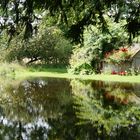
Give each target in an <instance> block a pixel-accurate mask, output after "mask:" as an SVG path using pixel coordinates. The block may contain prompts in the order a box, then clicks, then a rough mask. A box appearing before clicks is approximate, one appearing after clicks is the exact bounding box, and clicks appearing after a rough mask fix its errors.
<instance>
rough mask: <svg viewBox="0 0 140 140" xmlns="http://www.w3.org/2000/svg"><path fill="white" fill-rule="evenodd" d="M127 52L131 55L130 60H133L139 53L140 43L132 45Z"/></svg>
mask: <svg viewBox="0 0 140 140" xmlns="http://www.w3.org/2000/svg"><path fill="white" fill-rule="evenodd" d="M129 51H130V52H131V53H132V56H131V58H133V57H134V56H135V55H136V54H137V53H138V52H139V51H140V43H134V44H133V45H132V46H131V47H130V48H129Z"/></svg>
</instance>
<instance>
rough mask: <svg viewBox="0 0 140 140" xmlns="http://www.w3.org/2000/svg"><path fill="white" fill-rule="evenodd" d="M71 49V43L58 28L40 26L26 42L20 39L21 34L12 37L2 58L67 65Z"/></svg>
mask: <svg viewBox="0 0 140 140" xmlns="http://www.w3.org/2000/svg"><path fill="white" fill-rule="evenodd" d="M71 51H72V45H71V44H70V42H69V41H68V40H66V39H65V38H64V36H63V33H62V31H61V30H60V29H58V28H57V27H55V26H53V27H48V28H46V27H45V28H43V26H40V29H39V33H38V34H36V35H35V36H34V37H32V38H30V39H29V40H28V41H26V42H25V41H23V40H22V34H21V35H20V36H17V37H16V38H14V39H13V40H12V41H11V43H10V46H9V48H8V49H7V50H6V51H5V52H6V54H5V57H4V59H5V60H7V61H15V60H18V61H19V62H22V61H23V60H24V59H26V61H27V62H26V63H27V64H30V63H33V62H35V61H40V63H47V64H53V65H57V64H61V65H67V64H68V62H69V57H70V55H71Z"/></svg>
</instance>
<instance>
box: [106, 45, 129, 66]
mask: <svg viewBox="0 0 140 140" xmlns="http://www.w3.org/2000/svg"><path fill="white" fill-rule="evenodd" d="M105 58H106V61H107V62H110V63H114V64H122V63H124V62H126V61H129V59H130V58H131V52H130V51H129V50H128V48H124V47H123V48H120V49H119V50H114V51H112V52H109V53H106V54H105Z"/></svg>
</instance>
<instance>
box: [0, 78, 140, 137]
mask: <svg viewBox="0 0 140 140" xmlns="http://www.w3.org/2000/svg"><path fill="white" fill-rule="evenodd" d="M0 84H1V86H0V93H1V96H0V139H2V140H8V139H9V140H15V139H21V140H22V139H23V140H47V139H48V140H94V139H95V140H97V139H98V140H102V139H107V140H112V139H113V140H114V139H116V140H119V139H120V140H121V139H122V140H123V139H125V138H126V137H128V138H127V139H128V140H134V139H135V140H139V139H140V85H139V84H137V85H136V84H120V83H105V82H101V81H98V82H97V81H96V82H95V81H81V80H71V81H69V80H66V79H55V78H35V79H27V80H24V81H13V80H11V81H9V83H8V82H2V83H0Z"/></svg>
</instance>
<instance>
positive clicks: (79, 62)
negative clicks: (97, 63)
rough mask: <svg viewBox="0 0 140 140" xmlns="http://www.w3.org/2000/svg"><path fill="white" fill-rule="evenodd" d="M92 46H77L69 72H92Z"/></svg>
mask: <svg viewBox="0 0 140 140" xmlns="http://www.w3.org/2000/svg"><path fill="white" fill-rule="evenodd" d="M92 53H93V52H92V48H81V47H79V46H76V47H75V49H74V50H73V54H72V56H71V59H70V68H69V72H70V73H73V74H92V73H93V69H92V66H91V61H92V59H93V58H92V57H93V56H92Z"/></svg>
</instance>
